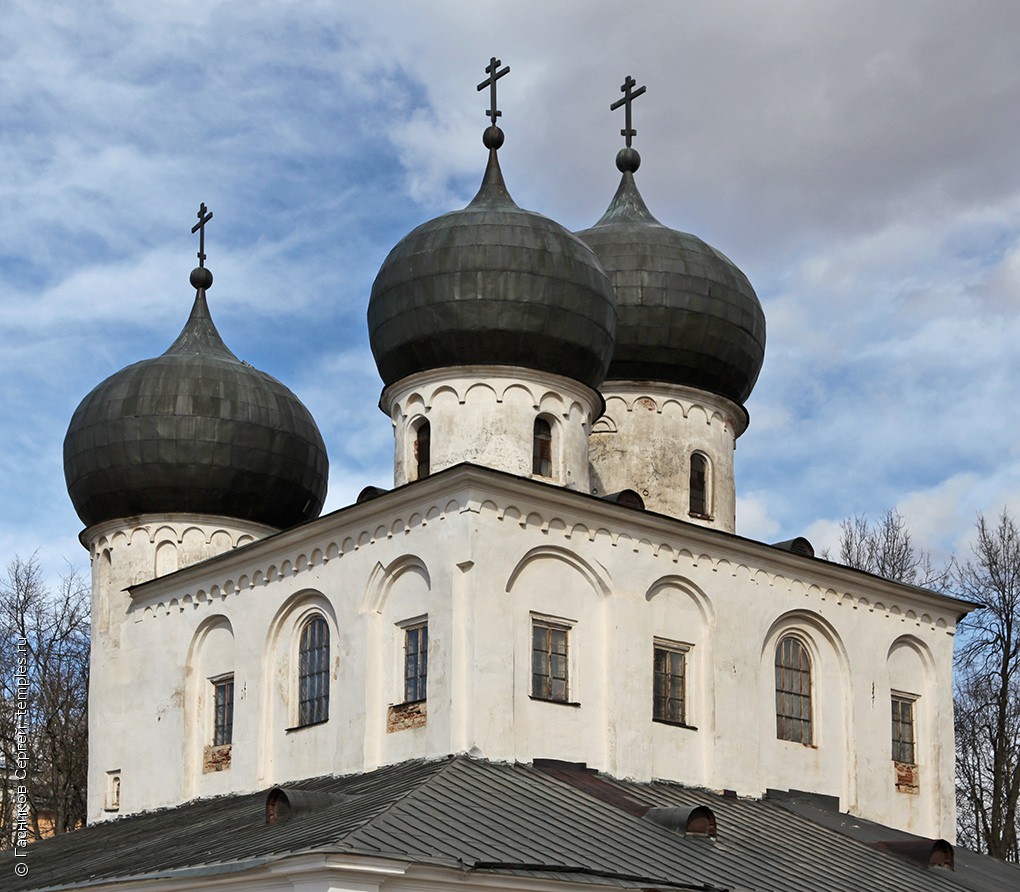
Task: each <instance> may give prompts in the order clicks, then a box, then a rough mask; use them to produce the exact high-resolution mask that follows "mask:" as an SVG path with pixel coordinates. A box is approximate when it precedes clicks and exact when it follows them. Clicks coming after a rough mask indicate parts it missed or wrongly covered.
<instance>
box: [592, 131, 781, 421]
mask: <svg viewBox="0 0 1020 892" xmlns="http://www.w3.org/2000/svg"><path fill="white" fill-rule="evenodd" d="M631 152H632V154H633V155H636V153H634V152H633V150H631ZM624 160H625V161H630V159H629V158H628V159H624ZM628 166H631V169H627V168H628ZM621 169H623V171H624V173H623V179H622V180H621V182H620V187H619V189H618V190H617V192H616V195H615V197H614V198H613V200H612V202H611V203H610V205H609V209H608V210H607V211H606V212H605V214H604V215H603V216H602V219H601V220H599V221H598V223H596V224H595V225H594V226H592V227H591V228H590V229H585V230H584V231H583V232H579V233H578V235H579V236H580V237H581V238H582V239H583V240H584V241H585V242H586V243H587V244H589V245H590V246H591V248H592V250H593V251H594V252H595V253H596V254H597V255H598V257H599V259H600V260H601V261H602V264H603V266H605V268H606V271H607V272H608V273H609V277H610V279H611V280H612V282H613V285H614V287H615V288H616V299H617V305H618V308H619V314H620V322H619V326H618V328H617V332H616V347H615V350H614V352H613V359H612V362H611V363H610V366H609V372H608V374H607V376H606V377H607V379H609V380H616V381H620V380H637V381H661V382H665V383H670V384H683V385H687V386H689V387H696V388H699V389H701V390H708V391H710V392H712V393H716V394H719V395H720V396H724V397H726V398H728V399H731V400H733V401H734V402H736V403H739V404H740V405H743V403H744V401H745V400H746V399H747V397H748V396H749V395H750V393H751V390H752V388H753V387H754V384H755V381H757V380H758V372H759V371H760V370H761V365H762V360H763V359H764V358H765V314H764V313H763V312H762V308H761V304H760V303H759V301H758V297H757V295H756V294H755V293H754V289H753V288H752V287H751V283H750V282H749V281H748V280H747V276H745V275H744V274H743V273H742V272H741V271H740V270H739V269H737V267H736V266H735V265H734V263H733V262H732V261H731V260H730V259H729V258H728V257H726V256H725V255H724V254H722V253H721V252H719V251H717V250H716V249H715V248H713V247H712V246H711V245H707V244H706V243H705V242H703V241H702V240H701V239H700V238H698V237H697V236H694V235H690V234H688V233H686V232H677V231H676V230H674V229H670V228H669V227H667V226H663V225H662V224H661V223H660V222H659V221H658V220H656V219H655V217H653V216H652V215H651V213H649V211H648V208H647V207H646V206H645V203H644V200H643V199H642V198H641V194H640V193H639V192H638V189H637V185H636V184H635V182H634V174H633V170H634V169H636V163H635V162H633V161H630V165H628V164H626V163H625V164H624V165H623V167H622V168H621Z"/></svg>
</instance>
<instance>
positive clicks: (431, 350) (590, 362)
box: [368, 128, 616, 388]
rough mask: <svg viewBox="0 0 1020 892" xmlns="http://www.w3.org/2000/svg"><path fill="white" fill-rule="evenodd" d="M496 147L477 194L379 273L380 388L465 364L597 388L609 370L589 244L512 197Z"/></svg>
mask: <svg viewBox="0 0 1020 892" xmlns="http://www.w3.org/2000/svg"><path fill="white" fill-rule="evenodd" d="M492 129H497V130H498V128H492ZM500 135H501V134H500ZM499 141H501V140H499ZM487 145H488V143H487ZM496 147H497V146H491V147H490V151H489V163H488V167H487V168H486V171H485V177H484V179H483V181H482V186H481V189H480V190H479V191H478V195H477V196H475V198H474V200H473V201H472V202H471V203H470V204H469V205H468V206H467V207H466V208H464V209H463V210H460V211H454V212H452V213H449V214H444V215H443V216H441V217H438V218H436V219H435V220H431V221H429V222H428V223H424V224H423V225H421V226H419V227H418V228H417V229H415V230H413V231H412V232H411V233H410V234H408V235H407V236H406V237H405V238H404V239H403V240H402V241H400V243H399V244H397V246H396V247H395V248H394V249H393V250H392V251H390V253H389V256H388V257H387V258H386V260H385V262H384V263H383V265H382V268H381V269H380V270H379V275H378V276H377V277H376V280H375V283H374V284H373V286H372V297H371V300H370V302H369V305H368V331H369V338H370V340H371V343H372V352H373V354H374V355H375V361H376V365H377V366H378V368H379V374H380V375H381V376H382V379H383V381H384V382H385V384H387V385H389V384H392V383H393V382H394V381H398V380H400V379H401V378H404V377H406V376H407V375H411V374H414V373H415V372H420V371H424V370H426V369H436V368H447V367H451V366H461V365H514V366H523V367H525V368H531V369H537V370H540V371H546V372H553V373H555V374H558V375H563V376H565V377H568V378H573V379H574V380H577V381H581V382H583V383H584V384H587V385H588V386H589V387H592V388H595V387H598V385H599V384H600V383H601V382H602V379H603V378H604V377H605V374H606V369H607V367H608V365H609V359H610V356H611V354H612V350H613V338H614V335H615V333H616V297H615V295H614V293H613V288H612V285H611V284H610V282H609V279H608V278H607V276H606V273H605V271H604V270H603V268H602V265H601V264H600V263H599V261H598V259H597V258H596V257H595V255H594V254H593V253H592V252H591V250H590V249H589V248H588V247H587V245H585V244H584V243H583V242H581V241H580V240H579V239H578V238H577V237H576V236H574V235H573V234H571V233H570V232H568V231H567V230H566V229H564V228H563V227H562V226H560V225H559V224H558V223H554V222H553V221H552V220H550V219H548V218H547V217H543V216H542V215H541V214H536V213H534V212H532V211H525V210H522V209H521V208H519V207H518V206H517V205H516V204H514V201H513V199H512V198H511V197H510V194H509V193H508V192H507V189H506V185H505V184H504V182H503V176H502V174H501V173H500V169H499V162H498V160H497V157H496Z"/></svg>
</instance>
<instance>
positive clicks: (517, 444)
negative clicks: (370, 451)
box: [379, 366, 602, 492]
mask: <svg viewBox="0 0 1020 892" xmlns="http://www.w3.org/2000/svg"><path fill="white" fill-rule="evenodd" d="M379 405H380V408H381V409H382V410H383V411H384V412H385V413H386V414H387V415H389V416H390V419H391V421H392V422H393V436H394V461H393V479H394V485H395V486H401V485H403V484H404V483H408V482H410V481H413V480H416V479H417V459H416V455H415V435H416V432H417V429H418V425H419V424H421V422H422V421H428V423H429V425H430V427H431V472H432V473H435V472H436V471H441V470H443V469H444V468H448V467H450V466H451V465H455V464H458V463H460V462H472V463H474V464H479V465H483V466H485V467H488V468H495V469H497V470H499V471H506V472H507V473H508V474H516V475H518V476H520V477H532V476H535V478H536V479H539V480H543V481H544V482H548V483H556V484H558V485H560V486H565V487H567V488H568V489H579V490H581V491H582V492H587V490H588V434H589V432H590V430H591V426H592V422H593V421H594V419H595V418H597V417H598V416H599V414H600V413H601V411H602V400H601V398H600V397H599V395H598V394H597V393H596V392H595V391H594V390H591V389H589V388H587V387H585V386H584V385H583V384H580V383H578V382H577V381H572V380H570V379H569V378H563V377H560V376H559V375H552V374H549V373H546V372H535V371H532V370H530V369H523V368H516V367H508V366H461V367H458V368H455V369H434V370H431V371H427V372H420V373H418V374H416V375H410V376H409V377H407V378H404V379H402V380H401V381H398V382H396V383H395V384H393V385H391V386H390V387H388V388H386V390H384V391H383V394H382V397H381V399H380V401H379ZM539 417H541V418H544V419H546V420H547V421H548V422H549V424H550V426H551V428H552V474H551V476H549V477H540V476H538V475H533V474H532V446H533V438H534V429H535V420H536V418H539Z"/></svg>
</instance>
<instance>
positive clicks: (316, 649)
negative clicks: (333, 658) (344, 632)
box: [298, 616, 329, 725]
mask: <svg viewBox="0 0 1020 892" xmlns="http://www.w3.org/2000/svg"><path fill="white" fill-rule="evenodd" d="M328 718H329V626H327V625H326V620H325V619H323V618H322V617H321V616H313V617H312V618H311V619H310V620H308V622H306V623H305V624H304V626H303V627H302V629H301V643H300V649H299V651H298V725H314V724H316V723H318V722H324V721H326V719H328Z"/></svg>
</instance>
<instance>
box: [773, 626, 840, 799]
mask: <svg viewBox="0 0 1020 892" xmlns="http://www.w3.org/2000/svg"><path fill="white" fill-rule="evenodd" d="M787 638H789V639H793V640H796V641H797V642H798V644H799V645H800V646H801V647H803V648H804V649H805V652H806V653H807V655H808V657H809V659H810V665H811V673H812V678H811V682H812V704H811V706H812V739H811V741H810V746H811V747H812V748H814V749H815V750H816V752H817V755H816V756H814V757H812V758H811V759H808V760H805V761H801V760H800V759H798V758H797V757H795V756H794V755H793V754H792V753H790V754H787V756H786V757H784V760H785V763H786V765H787V770H789V771H791V772H793V773H792V774H791V775H790V778H791V779H790V780H789V781H786V782H787V783H793V782H794V781H793V778H794V777H795V776H796V773H797V772H808V773H809V774H812V775H814V776H812V777H810V778H809V779H808V780H804V781H803V782H805V783H806V782H808V781H810V782H811V783H820V782H823V781H824V780H825V779H826V778H828V782H829V783H832V784H833V785H834V786H833V788H832V789H831V790H830V792H832V793H834V794H837V795H839V796H840V798H841V799H842V798H843V797H845V798H846V801H847V803H848V804H849V805H850V806H851V807H853V804H854V803H856V801H857V778H856V775H855V771H854V761H855V756H854V753H855V750H854V746H853V741H852V729H853V727H854V724H853V702H852V701H853V697H852V684H853V673H852V672H851V662H850V657H849V653H848V651H847V649H846V646H845V645H844V643H843V640H842V638H841V636H840V634H839V632H838V631H837V630H836V628H835V627H834V626H833V625H832V624H831V623H830V622H829V621H828V620H826V619H825V618H824V617H822V616H820V615H819V614H817V613H814V612H811V611H808V610H800V609H798V610H790V611H787V612H786V613H783V614H782V615H780V616H778V617H777V618H776V619H775V620H774V621H773V622H772V623H771V625H770V626H769V628H768V630H767V631H766V633H765V635H764V637H763V639H762V647H761V654H760V658H759V659H760V662H759V666H760V669H759V672H760V676H759V688H758V690H759V698H760V700H759V717H760V724H759V734H760V735H761V738H762V740H763V741H766V740H769V739H772V740H776V737H777V731H778V722H777V709H776V706H777V703H776V697H775V691H776V685H775V671H776V669H775V663H776V649H777V647H778V645H779V644H780V642H781V641H782V640H783V639H787ZM779 742H780V743H781V742H782V739H781V738H780V741H779ZM782 745H788V744H782ZM836 784H838V788H837V787H836V786H835V785H836Z"/></svg>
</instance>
